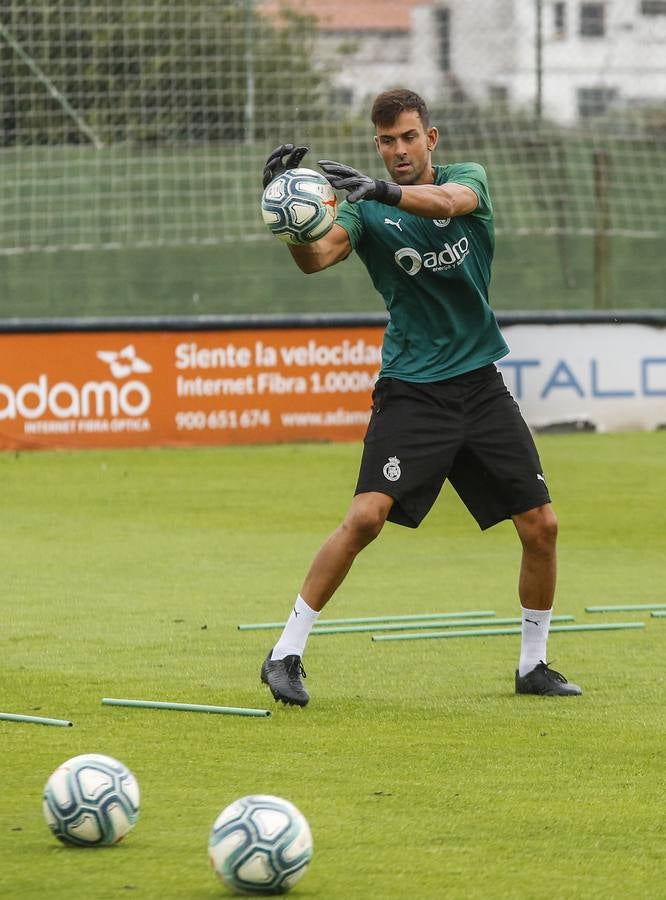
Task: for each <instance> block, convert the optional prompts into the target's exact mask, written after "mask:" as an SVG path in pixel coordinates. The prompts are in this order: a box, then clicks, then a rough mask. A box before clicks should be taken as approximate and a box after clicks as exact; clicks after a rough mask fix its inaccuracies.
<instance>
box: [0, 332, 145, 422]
mask: <svg viewBox="0 0 666 900" xmlns="http://www.w3.org/2000/svg"><path fill="white" fill-rule="evenodd" d="M97 357H98V359H100V360H101V361H102V362H104V363H106V364H108V366H109V369H110V374H111V375H112V376H113V377H115V378H116V379H118V381H111V380H110V379H106V380H102V381H84V382H83V383H82V384H75V383H74V382H72V381H56V382H55V383H52V382H51V380H50V378H49V375H48V373H46V372H42V373H40V374H39V375H38V376H37V377H36V378H35V379H34V380H33V381H27V382H25V383H24V384H21V385H18V386H11V385H9V384H2V383H0V420H4V419H17V418H19V417H20V418H23V419H28V420H35V419H40V418H42V417H43V416H49V415H50V416H53V417H55V418H56V419H87V418H116V417H118V416H127V417H138V416H143V415H144V414H145V413H146V412H147V411H148V409H149V408H150V403H151V394H150V389H149V388H148V386H147V385H146V384H144V383H143V382H142V381H139V380H138V379H136V378H132V379H130V380H128V381H124V383H122V384H121V383H119V382H120V380H121V379H124V378H127V377H128V376H129V375H131V374H139V373H141V374H143V373H148V372H151V371H152V366H150V365H149V364H148V363H147V362H145V361H144V360H142V359H140V358H139V357H138V356H137V355H136V351H135V349H134V347H133V346H132V345H131V344H130V345H128V346H127V347H124V348H123V349H122V350H120V351H118V352H115V351H106V350H103V351H100V352H99V353H97Z"/></svg>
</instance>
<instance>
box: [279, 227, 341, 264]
mask: <svg viewBox="0 0 666 900" xmlns="http://www.w3.org/2000/svg"><path fill="white" fill-rule="evenodd" d="M288 246H289V252H290V253H291V255H292V257H293V258H294V262H295V263H296V265H297V266H298V268H299V269H300V270H301V272H305V274H306V275H311V274H313V273H314V272H321V271H322V269H328V268H329V267H330V266H334V265H335V264H336V263H339V262H342V260H343V259H346V258H347V257H348V256H349V254H350V253H351V251H352V245H351V242H350V240H349V235H348V234H347V232H346V231H345V229H344V228H342V227H341V226H340V225H334V226H333V227H332V228H331V230H330V231H329V232H328V234H326V235H324V237H323V238H320V239H319V240H318V241H313V243H311V244H289V245H288Z"/></svg>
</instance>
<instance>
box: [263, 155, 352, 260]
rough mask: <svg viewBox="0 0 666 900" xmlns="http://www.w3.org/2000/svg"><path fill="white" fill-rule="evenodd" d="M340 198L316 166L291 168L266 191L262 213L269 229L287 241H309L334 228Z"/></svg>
mask: <svg viewBox="0 0 666 900" xmlns="http://www.w3.org/2000/svg"><path fill="white" fill-rule="evenodd" d="M337 207H338V201H337V198H336V196H335V191H334V190H333V188H332V187H331V185H330V184H329V183H328V181H326V179H325V178H324V176H323V175H321V174H320V173H319V172H315V171H314V169H288V170H287V171H286V172H284V173H283V174H282V175H278V177H277V178H274V179H273V181H271V183H270V184H269V185H268V187H267V188H266V189H265V190H264V193H263V195H262V198H261V214H262V216H263V219H264V222H265V223H266V225H267V226H268V230H269V231H270V232H271V234H274V235H275V237H277V238H279V239H280V240H281V241H285V242H286V243H287V244H310V243H312V241H318V240H319V238H322V237H324V235H325V234H328V232H329V231H330V230H331V228H332V227H333V223H334V222H335V216H336V212H337Z"/></svg>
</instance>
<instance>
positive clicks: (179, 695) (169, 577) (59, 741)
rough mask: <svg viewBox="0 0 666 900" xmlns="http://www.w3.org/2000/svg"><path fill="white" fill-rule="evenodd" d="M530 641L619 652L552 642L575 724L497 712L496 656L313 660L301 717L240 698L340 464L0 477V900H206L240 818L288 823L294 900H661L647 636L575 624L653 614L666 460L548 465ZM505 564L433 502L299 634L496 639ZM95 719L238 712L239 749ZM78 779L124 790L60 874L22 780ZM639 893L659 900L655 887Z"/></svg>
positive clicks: (418, 652)
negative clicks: (92, 838) (551, 549)
mask: <svg viewBox="0 0 666 900" xmlns="http://www.w3.org/2000/svg"><path fill="white" fill-rule="evenodd" d="M539 447H540V451H541V455H542V461H543V463H544V466H545V470H546V472H547V474H548V476H549V485H550V487H551V490H552V491H553V494H554V497H555V501H556V509H557V511H558V514H559V518H560V529H561V531H560V534H561V537H560V581H559V589H558V603H557V610H556V611H557V612H559V613H571V614H573V615H575V616H576V620H577V622H594V623H598V622H601V621H644V622H645V623H646V626H645V628H644V629H642V630H632V631H626V632H608V633H603V632H599V633H596V634H585V633H582V634H569V635H557V634H554V635H552V637H551V640H550V644H549V655H550V656H551V658H552V659H553V660H554V661H555V668H557V669H561V670H562V671H563V672H564V673H565V674H566V675H567V676H568V677H569V678H570V679H571V680H573V681H576V682H578V683H580V684H581V685H582V686H583V689H584V695H583V696H582V697H581V698H570V699H569V698H567V699H559V698H557V699H556V698H550V699H549V698H537V697H516V696H515V695H514V694H513V671H514V667H515V664H516V661H517V655H518V649H519V643H518V641H519V639H518V638H517V637H496V638H484V639H469V640H464V639H461V640H451V641H434V640H433V641H415V642H398V643H395V644H391V643H374V644H373V643H372V642H371V640H370V636H369V635H368V634H359V635H338V636H327V637H324V636H318V637H312V638H311V639H310V643H309V645H308V649H307V653H306V657H305V667H306V669H307V672H308V680H307V683H306V684H307V687H308V688H309V690H310V693H311V696H312V700H311V702H310V705H309V707H308V708H307V709H306V710H299V709H286V708H282V707H280V708H277V707H275V705H274V704H273V701H272V699H271V698H270V696H269V694H268V692H267V690H266V689H265V688H264V687H263V686H262V685H260V683H259V680H258V669H259V666H260V663H261V661H262V659H263V657H264V656H265V654H266V652H267V650H268V648H269V646H270V640H271V633H270V632H268V633H267V632H239V631H238V630H237V628H236V626H237V624H238V623H241V622H257V621H265V620H277V619H280V620H281V619H283V618H284V617H285V616H286V615H287V613H288V611H289V608H290V604H291V602H292V600H293V598H294V596H295V593H296V591H297V590H298V588H299V587H300V584H301V580H302V577H303V575H304V573H305V570H306V568H307V566H308V565H309V562H310V559H311V557H312V555H313V553H314V552H315V551H316V549H317V548H318V546H319V544H320V543H321V541H322V540H323V539H324V538H325V536H326V535H327V534H328V532H329V531H330V530H331V529H332V528H333V527H334V526H335V525H336V524H337V521H338V519H339V518H340V517H341V516H342V514H343V513H344V511H345V509H346V507H347V505H348V502H349V498H350V495H351V492H352V490H353V486H354V483H355V476H356V466H357V460H358V455H359V448H358V447H357V446H355V445H293V446H280V447H256V448H227V449H209V450H196V451H186V450H177V451H174V450H170V451H166V450H162V451H161V450H150V451H131V452H120V451H115V452H87V453H65V452H61V453H34V454H21V455H14V454H4V455H2V456H0V477H1V481H2V485H3V489H2V495H3V501H2V503H3V515H2V520H1V525H0V528H1V529H2V534H1V542H0V547H1V553H2V582H3V596H4V602H3V627H2V629H1V632H0V654H1V666H0V698H1V699H0V709H2V711H6V712H17V713H25V714H33V715H43V716H52V717H56V718H70V719H72V720H73V721H74V722H75V727H74V728H70V729H65V728H52V727H44V726H37V725H28V724H16V723H8V722H0V748H1V759H2V769H1V771H2V782H3V783H2V799H1V801H0V896H2V897H7V898H20V900H38V898H39V900H43V898H48V900H65V898H66V900H71V898H72V897H77V898H86V900H107V898H108V900H112V898H121V897H136V898H141V900H148V898H150V900H152V898H156V900H157V898H159V900H172V898H173V900H175V898H179V900H180V898H187V900H205V898H211V900H212V898H214V897H217V896H224V889H223V888H222V887H221V885H219V884H218V882H217V880H216V879H215V877H214V876H213V874H212V873H211V871H210V869H209V867H208V862H207V851H206V845H207V838H208V832H209V829H210V827H211V825H212V822H213V820H214V819H215V817H216V815H217V813H218V812H219V811H220V810H221V809H222V808H223V807H224V806H226V805H227V804H228V803H229V802H230V801H231V800H233V799H235V798H236V797H238V796H241V795H243V794H247V793H253V792H267V793H274V794H278V795H281V796H284V797H287V798H288V799H290V800H292V801H293V802H294V803H296V805H297V806H299V807H300V808H301V810H302V811H303V812H304V814H305V815H306V817H307V818H308V820H309V822H310V825H311V827H312V831H313V836H314V842H315V853H314V857H313V861H312V864H311V867H310V869H309V871H308V872H307V873H306V875H305V876H304V878H303V880H302V881H301V882H300V883H299V884H298V885H297V887H296V888H295V889H294V891H293V896H294V897H295V898H296V897H301V898H321V900H375V898H376V900H404V898H419V900H426V898H432V900H440V898H465V900H475V898H479V900H481V898H484V900H485V898H502V900H504V898H516V900H531V898H535V900H536V898H542V897H548V898H551V900H558V898H559V900H570V898H585V900H588V898H604V900H607V898H617V900H620V898H622V900H626V898H629V900H631V898H637V900H644V898H650V900H653V898H658V897H664V896H666V893H665V890H664V884H666V858H665V849H664V848H665V846H666V841H665V835H664V808H665V806H664V804H665V801H666V796H665V793H664V763H663V752H664V746H665V744H664V741H665V737H666V715H665V713H664V677H663V670H664V658H665V648H666V620H663V619H661V620H660V619H650V618H649V614H646V613H643V614H639V613H625V614H617V613H615V614H610V615H603V616H602V615H591V614H586V613H585V611H584V608H585V606H586V605H591V604H602V603H618V604H619V603H650V602H654V603H657V602H666V592H665V588H664V559H665V555H664V534H665V533H666V511H665V506H664V488H665V487H666V475H665V474H664V473H665V469H664V459H665V458H666V433H664V432H657V433H651V434H617V435H578V436H549V437H541V438H539ZM518 562H519V549H518V542H517V540H516V538H515V537H514V533H513V528H512V526H511V525H510V524H508V523H505V524H503V525H501V526H498V527H497V528H495V529H492V530H491V531H489V532H487V533H485V534H481V533H480V532H479V531H478V530H477V528H476V526H475V525H474V523H473V522H472V520H471V519H470V518H469V517H468V516H467V514H466V512H465V511H464V509H463V508H462V506H461V504H460V503H459V501H458V500H457V498H456V497H455V495H454V494H453V493H452V492H451V491H450V490H449V489H448V488H447V489H445V491H444V493H443V495H442V498H441V499H440V501H439V503H438V504H437V505H436V507H435V509H434V510H433V512H432V513H431V515H430V517H429V518H428V519H427V520H426V522H425V523H424V524H423V526H422V527H421V528H420V529H419V530H418V531H410V530H407V529H400V528H398V527H395V526H387V528H386V529H385V531H384V533H383V534H382V536H381V537H380V539H379V540H378V541H377V542H376V543H375V544H373V545H372V546H371V547H369V548H368V549H367V551H366V552H365V553H364V554H363V555H362V556H361V558H359V560H358V561H357V564H356V566H355V568H354V569H353V570H352V572H351V574H350V576H349V578H348V580H347V581H346V582H345V584H344V585H343V587H342V588H341V590H340V592H339V594H338V596H337V597H336V598H335V600H334V602H333V603H332V604H331V605H330V606H329V607H328V608H327V610H326V611H325V612H324V618H325V617H329V618H332V617H339V616H360V615H377V614H380V613H403V612H404V613H410V612H438V611H446V610H472V609H495V610H496V611H497V614H498V616H507V615H516V614H517V612H518V603H517V599H516V590H515V582H516V574H517V567H518ZM104 696H111V697H135V698H151V699H162V700H177V701H186V702H187V701H190V702H197V703H212V704H222V705H234V706H235V705H240V706H252V707H265V708H269V709H272V710H273V711H274V714H273V716H272V717H271V718H265V719H250V718H240V717H227V716H210V715H197V714H189V713H178V712H173V713H170V712H164V711H150V710H127V709H114V708H109V707H103V706H102V705H101V703H100V700H101V698H102V697H104ZM82 752H101V753H107V754H110V755H112V756H116V757H118V758H119V759H121V760H123V761H124V762H125V763H126V764H127V765H128V766H130V768H131V769H132V770H133V771H134V772H135V774H136V776H137V778H138V780H139V783H140V786H141V789H142V810H141V817H140V820H139V822H138V824H137V826H136V828H135V829H134V831H133V832H132V833H131V834H130V835H129V836H128V838H127V839H126V841H124V842H123V843H122V844H120V845H118V846H117V847H112V848H106V849H100V850H80V849H75V848H67V847H64V846H62V845H60V844H58V842H56V841H55V839H54V838H53V837H52V836H51V834H50V833H49V831H48V829H47V827H46V825H45V823H44V821H43V818H42V813H41V792H42V788H43V785H44V782H45V781H46V779H47V777H48V776H49V774H50V773H51V772H52V770H53V769H54V768H55V767H56V766H57V765H58V764H59V763H61V762H62V761H64V760H65V759H67V758H69V757H71V756H74V755H75V754H78V753H82ZM660 885H661V887H660Z"/></svg>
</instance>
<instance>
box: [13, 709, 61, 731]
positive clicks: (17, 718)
mask: <svg viewBox="0 0 666 900" xmlns="http://www.w3.org/2000/svg"><path fill="white" fill-rule="evenodd" d="M0 720H2V721H3V722H32V723H33V724H34V725H59V726H60V727H61V728H72V727H73V726H74V722H70V721H69V720H68V719H46V718H44V716H22V715H19V714H18V713H3V712H0Z"/></svg>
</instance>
